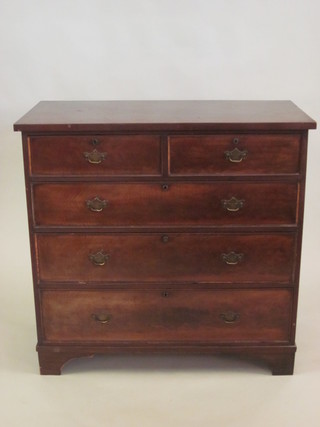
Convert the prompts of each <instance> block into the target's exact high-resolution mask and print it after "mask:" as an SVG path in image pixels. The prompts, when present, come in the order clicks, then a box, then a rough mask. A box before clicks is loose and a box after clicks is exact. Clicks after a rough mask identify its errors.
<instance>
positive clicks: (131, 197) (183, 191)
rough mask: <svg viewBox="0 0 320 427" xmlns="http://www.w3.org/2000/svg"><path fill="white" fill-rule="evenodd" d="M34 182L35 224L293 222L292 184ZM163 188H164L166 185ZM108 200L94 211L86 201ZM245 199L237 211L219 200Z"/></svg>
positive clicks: (155, 225) (111, 224)
mask: <svg viewBox="0 0 320 427" xmlns="http://www.w3.org/2000/svg"><path fill="white" fill-rule="evenodd" d="M164 185H165V187H163V184H161V183H152V184H150V183H130V184H123V183H121V184H119V183H114V184H101V183H99V184H98V183H94V184H87V183H85V184H82V183H81V184H80V183H77V184H71V183H70V184H35V185H33V188H32V193H33V203H34V207H35V209H34V224H35V225H36V226H57V225H58V226H84V227H86V226H88V227H90V226H100V227H104V226H109V227H110V226H130V227H134V226H139V227H143V226H154V227H159V226H162V227H166V226H197V225H198V226H200V225H202V226H210V225H211V226H214V225H221V226H223V225H249V226H252V225H271V224H273V225H284V224H285V225H295V224H296V220H297V219H296V203H297V190H298V189H297V184H296V183H261V182H259V183H247V182H241V183H239V182H219V183H214V184H213V183H175V182H173V183H169V184H164ZM164 188H165V189H164ZM95 197H99V199H100V200H102V201H105V202H106V206H105V208H104V209H103V210H102V211H101V212H92V211H90V209H88V207H87V201H88V200H92V199H94V198H95ZM232 197H235V198H237V199H238V200H243V207H242V208H240V209H239V210H238V211H228V210H227V209H225V208H224V205H223V201H224V200H230V199H231V198H232Z"/></svg>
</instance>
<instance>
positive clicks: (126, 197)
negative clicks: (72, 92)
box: [14, 101, 316, 374]
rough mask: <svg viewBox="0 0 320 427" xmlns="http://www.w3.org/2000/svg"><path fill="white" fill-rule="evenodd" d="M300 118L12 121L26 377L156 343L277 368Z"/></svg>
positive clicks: (64, 105)
mask: <svg viewBox="0 0 320 427" xmlns="http://www.w3.org/2000/svg"><path fill="white" fill-rule="evenodd" d="M315 127H316V123H315V122H314V121H313V120H312V119H311V118H310V117H308V116H307V115H306V114H304V113H303V112H302V111H301V110H300V109H298V108H297V107H296V106H295V105H294V104H293V103H291V102H286V101H245V102H244V101H128V102H116V101H111V102H104V101H97V102H90V101H88V102H72V101H69V102H60V101H59V102H58V101H57V102H40V103H39V104H38V105H37V106H36V107H35V108H34V109H32V110H31V111H30V112H29V113H27V114H26V115H25V116H24V117H23V118H21V119H20V120H19V121H18V122H16V123H15V125H14V129H15V130H19V131H21V132H22V137H23V150H24V162H25V178H26V192H27V204H28V213H29V231H30V244H31V257H32V267H33V281H34V295H35V307H36V319H37V331H38V345H37V351H38V356H39V364H40V372H41V373H42V374H59V373H60V371H61V368H62V366H63V365H64V364H65V363H66V362H67V361H69V360H70V359H73V358H77V357H84V356H92V355H95V354H110V353H113V354H115V353H124V352H127V353H142V352H149V353H169V352H171V353H184V354H186V353H194V354H220V355H223V354H229V355H235V356H239V357H245V358H249V359H259V360H261V361H263V362H264V363H266V364H268V365H269V366H270V368H271V370H272V372H273V374H292V373H293V367H294V355H295V351H296V346H295V328H296V314H297V303H298V287H299V268H300V252H301V240H302V225H303V209H304V188H305V172H306V153H307V136H308V129H312V128H315Z"/></svg>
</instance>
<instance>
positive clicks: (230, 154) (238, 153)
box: [224, 147, 248, 163]
mask: <svg viewBox="0 0 320 427" xmlns="http://www.w3.org/2000/svg"><path fill="white" fill-rule="evenodd" d="M247 154H248V151H247V150H239V148H238V147H236V148H234V149H233V150H231V151H225V152H224V155H225V156H226V159H227V160H229V162H231V163H240V162H242V160H244V159H245V158H246V157H247Z"/></svg>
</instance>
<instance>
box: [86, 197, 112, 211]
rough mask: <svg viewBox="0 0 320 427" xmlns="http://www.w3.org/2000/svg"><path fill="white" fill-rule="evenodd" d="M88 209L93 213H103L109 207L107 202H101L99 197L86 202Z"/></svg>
mask: <svg viewBox="0 0 320 427" xmlns="http://www.w3.org/2000/svg"><path fill="white" fill-rule="evenodd" d="M86 205H87V207H88V208H89V209H90V210H91V211H92V212H101V211H103V209H104V208H105V207H106V206H107V200H101V199H100V198H99V197H98V196H96V197H94V198H93V199H91V200H87V201H86Z"/></svg>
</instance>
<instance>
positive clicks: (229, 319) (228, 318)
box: [220, 310, 240, 323]
mask: <svg viewBox="0 0 320 427" xmlns="http://www.w3.org/2000/svg"><path fill="white" fill-rule="evenodd" d="M239 317H240V314H239V313H236V312H235V311H231V310H230V311H226V312H224V313H221V314H220V318H221V319H222V320H223V321H224V322H225V323H235V322H236V321H237V320H239Z"/></svg>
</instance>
